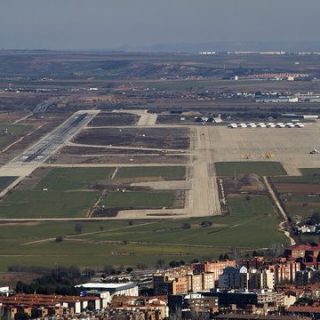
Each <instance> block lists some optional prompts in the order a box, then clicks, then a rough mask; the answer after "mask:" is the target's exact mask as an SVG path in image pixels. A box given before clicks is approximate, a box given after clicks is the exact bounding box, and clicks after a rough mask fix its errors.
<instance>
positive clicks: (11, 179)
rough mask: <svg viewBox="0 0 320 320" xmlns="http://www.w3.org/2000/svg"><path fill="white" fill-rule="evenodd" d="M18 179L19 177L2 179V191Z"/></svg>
mask: <svg viewBox="0 0 320 320" xmlns="http://www.w3.org/2000/svg"><path fill="white" fill-rule="evenodd" d="M16 179H17V177H0V190H3V189H5V188H6V187H7V186H8V185H10V184H11V183H12V182H13V181H14V180H16Z"/></svg>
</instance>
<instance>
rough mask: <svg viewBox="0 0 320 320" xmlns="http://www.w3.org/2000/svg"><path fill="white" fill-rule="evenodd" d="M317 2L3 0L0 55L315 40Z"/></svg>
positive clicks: (319, 28) (0, 0)
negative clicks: (28, 50) (15, 50)
mask: <svg viewBox="0 0 320 320" xmlns="http://www.w3.org/2000/svg"><path fill="white" fill-rule="evenodd" d="M319 14H320V0H0V48H46V49H97V48H100V49H112V48H118V47H122V46H131V47H132V46H150V45H155V44H167V43H168V44H172V43H203V42H213V41H239V40H242V41H243V40H262V41H288V40H289V41H290V40H320V32H319V31H320V19H319Z"/></svg>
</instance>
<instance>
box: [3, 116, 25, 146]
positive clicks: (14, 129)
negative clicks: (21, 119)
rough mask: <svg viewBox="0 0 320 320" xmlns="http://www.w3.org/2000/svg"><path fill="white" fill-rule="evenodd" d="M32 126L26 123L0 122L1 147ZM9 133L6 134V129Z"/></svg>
mask: <svg viewBox="0 0 320 320" xmlns="http://www.w3.org/2000/svg"><path fill="white" fill-rule="evenodd" d="M30 128H31V126H28V125H25V124H13V123H9V122H0V147H4V146H6V145H7V144H9V143H10V142H12V141H14V139H15V137H17V136H21V135H23V134H25V133H26V132H28V131H29V130H30ZM6 129H8V133H7V134H5V130H6Z"/></svg>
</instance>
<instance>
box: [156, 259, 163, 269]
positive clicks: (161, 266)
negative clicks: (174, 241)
mask: <svg viewBox="0 0 320 320" xmlns="http://www.w3.org/2000/svg"><path fill="white" fill-rule="evenodd" d="M164 266H165V261H164V260H163V259H158V260H157V263H156V267H157V268H163V267H164Z"/></svg>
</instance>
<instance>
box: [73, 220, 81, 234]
mask: <svg viewBox="0 0 320 320" xmlns="http://www.w3.org/2000/svg"><path fill="white" fill-rule="evenodd" d="M82 230H83V224H82V223H81V222H77V223H76V224H75V226H74V231H75V232H76V233H82Z"/></svg>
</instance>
